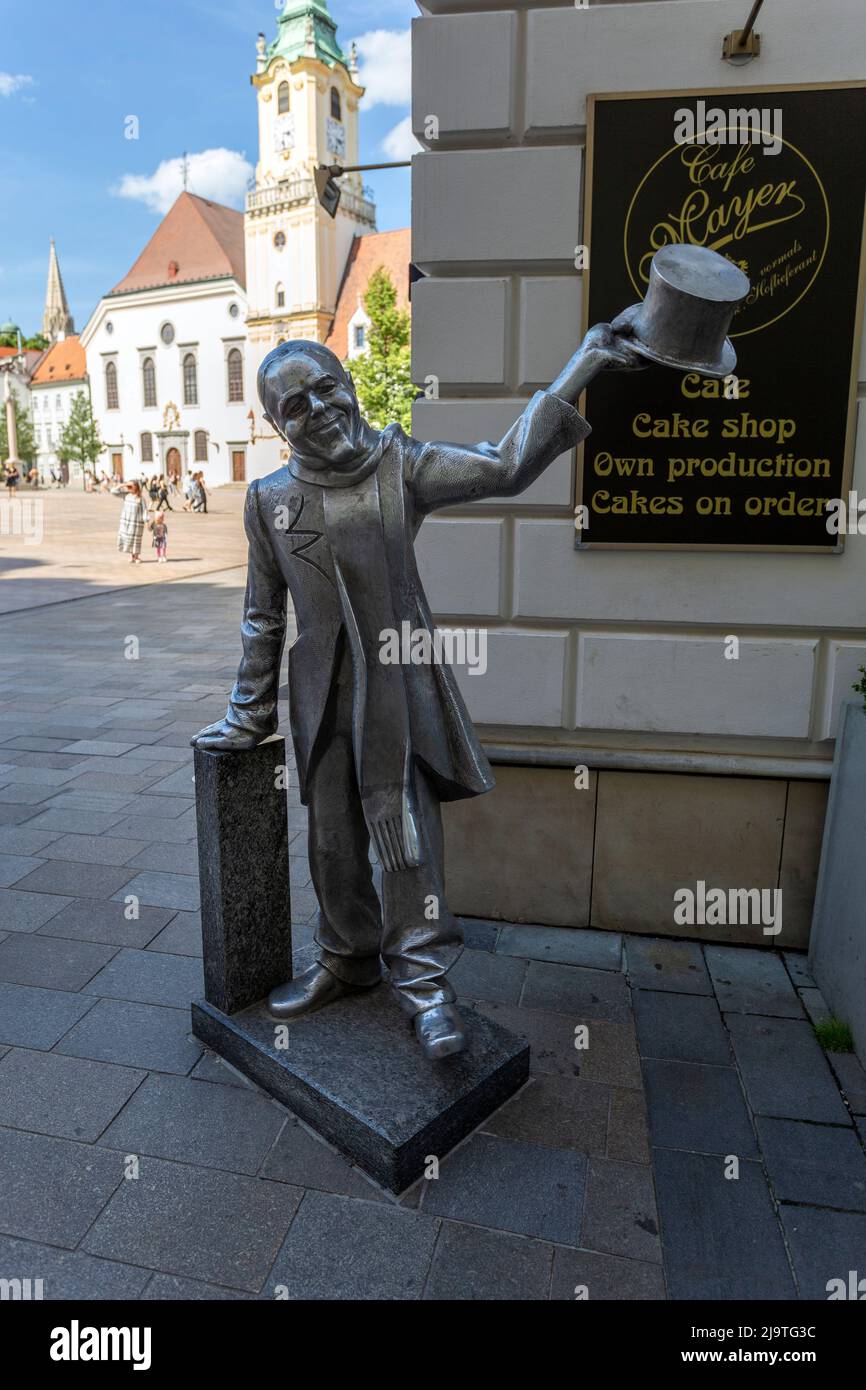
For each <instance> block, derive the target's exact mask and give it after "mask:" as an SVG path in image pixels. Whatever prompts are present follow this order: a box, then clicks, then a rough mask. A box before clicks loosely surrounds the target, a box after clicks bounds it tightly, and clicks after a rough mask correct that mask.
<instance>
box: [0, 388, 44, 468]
mask: <svg viewBox="0 0 866 1390" xmlns="http://www.w3.org/2000/svg"><path fill="white" fill-rule="evenodd" d="M12 404H13V406H14V409H15V432H16V434H17V435H18V457H19V459H20V460H21V462H22V463H26V464H27V465H28V467H32V466H33V464H35V462H36V435H35V434H34V432H33V421H32V420H31V419H30V416H29V415H28V414H27V411H26V410H25V409H24V407H23V406H22V405H21V403H20V401H19V400H18V399H17V397H15V396H13V397H12ZM8 457H9V431H8V430H7V429H6V406H5V403H4V402H3V400H2V399H0V468H2V466H3V464H4V463H5V462H6V460H7V458H8Z"/></svg>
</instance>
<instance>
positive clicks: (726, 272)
mask: <svg viewBox="0 0 866 1390" xmlns="http://www.w3.org/2000/svg"><path fill="white" fill-rule="evenodd" d="M749 288H750V286H749V281H748V279H747V277H746V276H745V275H744V274H743V272H742V271H741V270H739V269H738V268H737V266H735V265H734V264H733V262H732V261H729V260H727V258H726V257H725V256H720V255H719V254H718V253H717V252H716V251H710V250H708V248H707V247H706V246H685V245H679V244H677V245H672V246H663V247H662V249H661V250H660V251H657V252H656V253H655V255H654V256H653V258H652V264H651V265H650V275H649V285H648V286H647V292H646V299H645V300H644V301H643V303H642V304H633V305H632V307H631V308H630V309H626V311H625V313H624V314H620V316H619V318H618V319H617V320H615V321H614V324H613V327H614V329H616V327H617V324H618V323H621V322H623V321H627V322H628V323H629V324H630V325H631V329H632V335H631V337H630V338H629V340H628V341H629V344H630V346H631V347H633V348H634V350H635V352H638V353H640V355H641V356H642V357H648V358H649V360H650V361H651V362H660V363H661V364H662V365H663V366H666V367H678V368H679V369H680V370H681V371H684V372H700V373H701V374H702V375H703V376H727V375H728V374H729V372H732V371H733V370H734V367H735V366H736V365H737V354H736V352H735V351H734V348H733V344H732V343H731V341H730V339H729V338H728V337H727V336H726V335H727V332H728V328H729V327H730V323H731V319H732V318H733V317H734V310H735V309H736V308H737V306H738V305H740V304H742V303H743V300H744V299H745V298H746V295H747V294H748V293H749Z"/></svg>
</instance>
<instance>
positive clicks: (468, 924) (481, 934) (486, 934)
mask: <svg viewBox="0 0 866 1390" xmlns="http://www.w3.org/2000/svg"><path fill="white" fill-rule="evenodd" d="M289 857H290V858H291V859H292V860H297V861H298V862H299V863H303V862H304V860H305V859H306V852H305V853H304V856H303V859H300V858H299V857H298V856H297V855H296V854H294V853H293V854H291V855H290V856H289ZM459 921H460V925H461V927H462V928H463V940H464V941H465V943H466V945H467V946H468V947H469V948H470V949H471V950H473V951H493V950H495V949H496V942H497V940H498V938H499V927H500V923H499V922H488V921H485V920H484V918H482V917H461V918H460V919H459Z"/></svg>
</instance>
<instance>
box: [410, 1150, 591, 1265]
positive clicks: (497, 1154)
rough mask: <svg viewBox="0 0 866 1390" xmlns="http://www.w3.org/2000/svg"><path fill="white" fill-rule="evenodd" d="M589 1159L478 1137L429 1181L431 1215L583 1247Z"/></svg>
mask: <svg viewBox="0 0 866 1390" xmlns="http://www.w3.org/2000/svg"><path fill="white" fill-rule="evenodd" d="M585 1181H586V1160H585V1159H584V1158H582V1157H581V1156H580V1155H578V1154H575V1153H572V1152H570V1151H568V1150H566V1149H552V1148H547V1147H546V1146H542V1145H540V1144H537V1143H534V1144H527V1143H524V1142H522V1141H519V1140H516V1139H500V1138H498V1137H494V1136H493V1135H488V1134H476V1135H473V1136H472V1138H470V1139H469V1140H467V1142H466V1143H465V1144H464V1145H462V1146H461V1147H460V1148H459V1149H457V1150H455V1151H454V1153H452V1154H450V1155H449V1156H448V1157H447V1158H446V1159H445V1160H444V1161H443V1162H442V1164H441V1166H440V1169H439V1177H438V1178H437V1179H436V1180H431V1181H429V1182H428V1183H427V1186H426V1188H425V1189H424V1196H423V1199H422V1210H423V1211H424V1212H425V1213H427V1214H428V1215H433V1216H445V1217H449V1218H450V1219H451V1220H453V1221H468V1222H470V1223H471V1224H472V1225H474V1226H490V1227H493V1228H494V1229H496V1230H504V1231H513V1232H516V1233H519V1234H521V1235H526V1236H534V1237H536V1238H537V1239H540V1240H549V1241H553V1242H555V1243H558V1244H561V1245H578V1244H580V1217H581V1211H582V1208H583V1195H584V1185H585Z"/></svg>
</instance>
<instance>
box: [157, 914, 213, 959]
mask: <svg viewBox="0 0 866 1390" xmlns="http://www.w3.org/2000/svg"><path fill="white" fill-rule="evenodd" d="M147 949H148V950H149V951H165V952H166V953H167V954H168V955H172V956H200V955H201V954H202V940H201V917H200V915H199V913H197V912H178V913H177V915H176V916H175V917H173V918H172V920H171V921H170V922H169V924H168V926H167V927H163V929H162V931H161V932H160V933H159V936H155V937H154V938H153V940H152V941H151V943H150V945H149V946H148V948H147Z"/></svg>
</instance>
